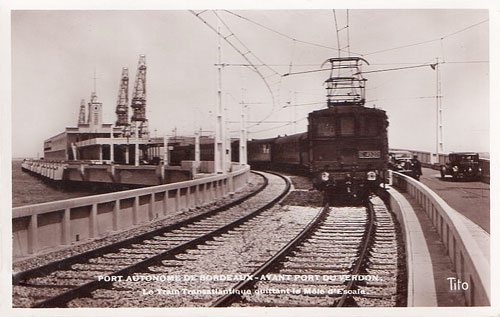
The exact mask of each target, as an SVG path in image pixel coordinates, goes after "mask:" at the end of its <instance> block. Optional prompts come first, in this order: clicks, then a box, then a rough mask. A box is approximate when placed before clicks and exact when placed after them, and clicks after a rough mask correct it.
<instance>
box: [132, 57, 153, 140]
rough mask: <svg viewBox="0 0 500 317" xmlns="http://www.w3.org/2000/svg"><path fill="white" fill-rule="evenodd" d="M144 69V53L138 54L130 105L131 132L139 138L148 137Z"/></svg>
mask: <svg viewBox="0 0 500 317" xmlns="http://www.w3.org/2000/svg"><path fill="white" fill-rule="evenodd" d="M146 69H147V68H146V55H140V56H139V63H138V65H137V74H136V76H135V84H134V92H133V94H132V103H131V105H130V106H131V107H132V109H133V115H132V118H131V125H132V129H131V130H132V131H131V132H132V133H133V134H134V135H135V136H136V137H139V138H147V137H149V131H148V119H147V118H146Z"/></svg>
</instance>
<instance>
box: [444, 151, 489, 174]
mask: <svg viewBox="0 0 500 317" xmlns="http://www.w3.org/2000/svg"><path fill="white" fill-rule="evenodd" d="M446 175H451V176H452V177H453V180H456V179H458V178H463V179H479V178H481V176H482V170H481V167H479V154H477V153H474V152H457V153H450V155H448V162H446V164H445V165H442V166H441V178H442V179H444V178H445V177H446Z"/></svg>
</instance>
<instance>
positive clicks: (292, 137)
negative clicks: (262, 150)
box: [275, 132, 307, 144]
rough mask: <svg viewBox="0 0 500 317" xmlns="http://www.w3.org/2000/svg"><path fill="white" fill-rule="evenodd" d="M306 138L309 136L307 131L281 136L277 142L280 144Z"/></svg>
mask: <svg viewBox="0 0 500 317" xmlns="http://www.w3.org/2000/svg"><path fill="white" fill-rule="evenodd" d="M305 138H307V132H303V133H298V134H292V135H286V136H279V137H277V138H276V141H275V143H277V144H280V143H285V142H290V141H292V140H294V141H300V140H303V139H305Z"/></svg>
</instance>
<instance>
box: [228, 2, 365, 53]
mask: <svg viewBox="0 0 500 317" xmlns="http://www.w3.org/2000/svg"><path fill="white" fill-rule="evenodd" d="M224 11H226V12H228V13H230V14H232V15H234V16H236V17H238V18H240V19H242V20H245V21H248V22H250V23H252V24H255V25H257V26H259V27H261V28H264V29H266V30H268V31H270V32H273V33H275V34H278V35H280V36H282V37H285V38H287V39H289V40H294V41H296V42H298V43H302V44H307V45H312V46H316V47H321V48H325V49H329V50H334V51H337V50H338V49H339V48H337V47H331V46H327V45H323V44H318V43H313V42H309V41H305V40H301V39H297V38H294V37H292V36H290V35H287V34H285V33H283V32H280V31H277V30H274V29H272V28H270V27H268V26H266V25H264V24H262V23H259V22H256V21H253V20H252V19H250V18H247V17H244V16H242V15H240V14H237V13H234V12H232V11H229V10H224ZM357 55H360V54H357Z"/></svg>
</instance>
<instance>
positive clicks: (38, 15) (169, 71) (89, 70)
mask: <svg viewBox="0 0 500 317" xmlns="http://www.w3.org/2000/svg"><path fill="white" fill-rule="evenodd" d="M196 12H199V11H196ZM216 15H217V16H218V17H219V19H217V17H216ZM199 17H200V18H201V19H203V20H205V21H206V22H207V23H208V24H209V25H211V26H213V27H215V28H216V27H217V26H216V25H217V24H218V25H219V27H220V30H221V33H222V34H223V35H225V36H227V35H230V34H231V36H230V37H229V38H228V39H229V40H230V41H232V42H231V43H234V45H235V46H236V47H237V48H238V49H239V50H240V51H241V52H242V53H247V54H245V56H247V58H248V59H249V60H250V62H252V63H254V64H257V65H263V66H257V70H258V72H260V74H261V75H262V77H265V78H266V81H264V80H263V79H262V78H261V77H260V75H259V73H258V72H256V71H255V69H251V68H250V67H247V66H244V65H248V63H249V61H247V60H245V59H244V58H243V57H242V56H241V55H240V54H238V52H237V51H236V50H235V49H234V47H232V46H230V45H229V44H228V43H227V42H225V41H224V40H221V44H220V46H221V61H222V63H223V64H225V66H224V67H223V69H222V77H221V81H222V90H223V94H222V95H223V105H224V107H225V108H227V109H228V110H227V114H228V115H227V120H228V121H229V122H230V123H228V124H229V130H230V131H232V132H231V135H232V136H233V137H238V133H239V128H240V124H239V120H240V114H241V104H242V103H243V102H244V103H246V104H248V107H249V110H248V120H249V131H250V132H251V133H250V134H249V137H250V138H264V137H274V136H277V135H278V134H279V135H284V134H293V133H294V132H303V131H306V129H307V120H304V118H306V116H307V113H309V112H310V111H313V110H318V109H322V108H324V107H325V106H326V103H325V100H326V98H325V87H324V86H323V82H324V81H325V80H326V79H327V77H328V72H324V71H318V72H308V71H312V70H318V69H320V66H321V64H322V63H323V62H324V61H325V60H326V59H328V58H330V57H337V56H338V50H337V47H338V45H337V43H340V44H341V45H340V46H341V47H346V46H347V43H348V44H349V51H350V52H349V53H348V52H346V51H347V48H345V51H342V52H341V54H342V56H347V55H352V56H361V57H363V58H365V59H366V60H367V61H368V62H369V63H370V64H369V65H366V66H364V68H363V70H364V71H365V72H367V73H365V74H364V77H365V78H366V79H367V86H366V87H367V89H366V99H367V103H366V106H369V107H373V106H376V107H378V108H381V109H384V110H385V111H386V112H387V115H388V116H389V121H390V125H389V146H390V147H392V148H407V149H413V150H422V151H434V150H435V147H436V146H435V144H436V94H437V90H436V88H437V85H438V82H439V84H440V85H441V96H442V97H441V100H442V107H443V126H444V135H443V138H444V144H445V145H444V147H445V149H444V152H446V153H447V152H450V151H464V150H468V151H478V152H489V144H490V139H489V128H490V127H489V121H490V119H489V115H490V113H489V111H490V91H489V87H490V83H489V80H490V74H489V69H490V64H489V49H490V43H489V21H488V11H487V10H484V9H483V10H481V9H400V10H393V9H392V10H389V9H374V10H363V9H352V10H349V11H348V12H347V10H345V9H339V10H335V14H334V12H333V10H331V9H324V10H305V9H301V10H231V11H226V10H218V11H216V12H214V11H211V10H208V11H205V12H203V13H201V14H200V15H199ZM347 17H348V19H349V21H348V25H349V27H348V28H347V29H344V30H343V31H340V32H339V33H338V40H337V32H336V26H335V18H336V20H337V27H338V28H339V29H341V28H343V27H344V26H346V23H347ZM217 21H218V22H217ZM227 27H229V29H228V28H227ZM347 31H348V33H349V41H347ZM217 43H218V40H217V35H216V33H215V32H214V31H213V30H211V29H210V28H209V27H208V26H207V25H206V24H205V23H203V22H202V21H201V20H200V19H199V18H197V17H196V16H195V15H193V14H192V13H191V12H189V11H187V10H177V11H176V10H155V11H133V10H129V11H119V10H113V11H106V10H100V11H97V10H81V11H76V10H74V11H71V10H60V11H57V10H38V11H36V10H31V11H29V10H27V11H12V13H11V56H12V60H11V61H12V63H11V69H12V82H11V84H12V108H11V114H12V118H11V122H12V131H11V132H12V156H13V157H36V156H37V154H38V153H39V154H40V155H43V141H44V140H45V139H48V138H50V137H52V136H54V135H56V134H58V133H60V132H62V131H63V129H64V127H71V126H76V123H77V120H78V111H79V106H80V101H81V99H85V100H86V102H88V101H89V99H90V94H91V92H92V90H93V87H94V81H95V85H96V90H97V91H96V92H97V96H98V99H99V101H101V102H103V116H104V122H106V123H112V122H114V121H115V120H116V116H115V113H114V112H115V107H116V101H117V96H118V88H119V84H120V74H121V69H122V67H128V68H129V75H130V79H131V80H130V86H129V92H130V93H131V92H132V87H133V83H134V81H135V74H136V67H137V62H138V59H139V55H140V54H145V55H146V63H147V67H148V69H147V84H146V85H147V114H146V115H147V118H148V119H149V126H150V131H151V135H153V136H155V135H157V136H162V135H172V134H173V133H174V132H173V130H174V129H176V133H177V135H193V134H194V131H195V130H199V129H202V131H203V135H213V131H214V129H215V113H216V104H217V78H218V77H217V67H216V65H215V64H216V63H217V60H218V59H217ZM436 61H439V62H440V63H441V64H439V74H440V80H439V81H438V80H437V77H436V70H433V69H432V68H431V67H430V66H428V64H431V63H435V62H436ZM422 65H423V66H422ZM414 66H417V67H414ZM410 67H411V68H410ZM394 68H404V69H400V70H393V69H394ZM391 69H392V70H391ZM381 70H384V71H381ZM372 71H374V72H372ZM296 72H306V73H304V74H293V73H296ZM94 73H95V74H96V76H95V77H97V79H96V80H94V79H93V78H94ZM286 73H292V75H289V76H283V75H284V74H286ZM129 98H130V99H131V97H130V96H129ZM304 104H306V105H304ZM129 113H131V111H130V112H129ZM263 119H265V121H263V122H262V120H263ZM295 120H296V121H297V123H296V124H293V121H295ZM258 122H260V124H256V123H258Z"/></svg>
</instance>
